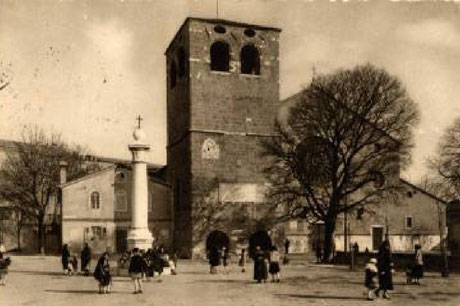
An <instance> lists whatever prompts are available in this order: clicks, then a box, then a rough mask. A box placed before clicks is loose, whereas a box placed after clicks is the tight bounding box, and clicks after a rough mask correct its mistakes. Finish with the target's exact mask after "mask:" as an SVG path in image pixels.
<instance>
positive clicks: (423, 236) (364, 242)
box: [334, 179, 447, 252]
mask: <svg viewBox="0 0 460 306" xmlns="http://www.w3.org/2000/svg"><path fill="white" fill-rule="evenodd" d="M400 183H401V186H402V187H403V191H401V192H400V193H399V194H398V196H396V197H392V198H390V199H388V200H386V201H382V202H381V203H378V206H377V205H376V206H374V207H373V206H372V205H370V206H366V210H365V211H363V210H359V209H358V210H355V211H352V212H350V213H348V216H347V219H348V242H349V246H350V245H353V244H354V243H357V244H358V246H359V250H360V251H364V250H365V249H366V248H367V249H368V250H369V251H377V250H378V248H379V247H380V245H381V243H382V241H383V240H384V239H388V240H389V241H390V245H391V249H392V251H394V252H413V251H414V246H415V245H416V244H419V245H421V247H422V250H424V251H439V250H440V245H439V244H440V234H441V232H440V231H441V230H444V231H446V205H447V203H446V202H445V201H444V200H442V199H439V198H438V197H436V196H434V195H432V194H430V193H428V192H427V191H425V190H423V189H421V188H419V187H417V186H415V185H413V184H411V183H409V182H408V181H406V180H403V179H400ZM334 241H335V245H336V250H337V251H343V249H344V222H343V216H341V217H340V219H339V220H338V221H337V226H336V230H335V239H334Z"/></svg>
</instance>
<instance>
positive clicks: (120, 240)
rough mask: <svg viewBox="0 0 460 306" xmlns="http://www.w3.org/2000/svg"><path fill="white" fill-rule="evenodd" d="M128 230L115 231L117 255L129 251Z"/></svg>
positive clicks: (118, 229)
mask: <svg viewBox="0 0 460 306" xmlns="http://www.w3.org/2000/svg"><path fill="white" fill-rule="evenodd" d="M127 239H128V230H127V229H126V228H117V229H116V230H115V241H116V247H117V253H119V254H120V253H123V252H125V251H126V250H127V249H128V241H127Z"/></svg>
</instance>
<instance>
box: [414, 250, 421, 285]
mask: <svg viewBox="0 0 460 306" xmlns="http://www.w3.org/2000/svg"><path fill="white" fill-rule="evenodd" d="M412 275H413V279H414V284H417V285H420V279H421V278H422V277H423V253H422V247H421V246H420V244H416V245H415V254H414V269H413V271H412Z"/></svg>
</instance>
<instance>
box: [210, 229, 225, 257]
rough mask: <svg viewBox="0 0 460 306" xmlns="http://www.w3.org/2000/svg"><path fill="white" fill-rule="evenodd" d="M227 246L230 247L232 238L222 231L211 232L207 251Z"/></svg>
mask: <svg viewBox="0 0 460 306" xmlns="http://www.w3.org/2000/svg"><path fill="white" fill-rule="evenodd" d="M223 247H225V248H226V249H227V250H228V249H229V247H230V238H229V237H228V236H227V234H225V233H224V232H222V231H219V230H215V231H212V232H211V233H209V235H208V238H207V239H206V252H209V251H210V250H212V249H213V248H216V249H218V250H220V249H222V248H223Z"/></svg>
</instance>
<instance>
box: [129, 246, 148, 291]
mask: <svg viewBox="0 0 460 306" xmlns="http://www.w3.org/2000/svg"><path fill="white" fill-rule="evenodd" d="M144 271H145V269H144V259H143V258H142V255H141V254H140V253H139V249H138V248H134V250H133V256H132V257H131V262H130V263H129V274H130V275H131V279H132V280H133V283H134V292H133V293H134V294H137V293H142V283H141V280H142V273H143V272H144Z"/></svg>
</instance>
